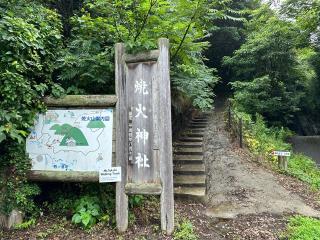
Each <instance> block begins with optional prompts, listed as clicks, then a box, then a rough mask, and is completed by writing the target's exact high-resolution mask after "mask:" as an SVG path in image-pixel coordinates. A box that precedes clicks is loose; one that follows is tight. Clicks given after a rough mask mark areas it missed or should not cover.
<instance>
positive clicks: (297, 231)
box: [283, 216, 320, 240]
mask: <svg viewBox="0 0 320 240" xmlns="http://www.w3.org/2000/svg"><path fill="white" fill-rule="evenodd" d="M283 235H284V236H283V239H289V240H298V239H299V240H300V239H304V240H314V239H318V238H319V236H320V220H318V219H315V218H310V217H303V216H295V217H291V218H290V219H289V224H288V226H287V230H286V232H285V233H284V234H283Z"/></svg>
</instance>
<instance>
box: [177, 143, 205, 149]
mask: <svg viewBox="0 0 320 240" xmlns="http://www.w3.org/2000/svg"><path fill="white" fill-rule="evenodd" d="M174 147H178V148H179V147H190V148H198V147H201V148H202V143H201V142H175V143H174Z"/></svg>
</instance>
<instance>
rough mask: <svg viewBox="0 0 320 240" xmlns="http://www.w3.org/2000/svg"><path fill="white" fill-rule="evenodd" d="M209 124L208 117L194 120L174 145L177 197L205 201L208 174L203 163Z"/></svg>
mask: <svg viewBox="0 0 320 240" xmlns="http://www.w3.org/2000/svg"><path fill="white" fill-rule="evenodd" d="M207 122H208V121H207V117H206V115H203V116H198V117H195V118H193V119H192V120H190V122H189V125H188V127H187V129H186V130H185V131H184V132H182V133H181V134H180V138H179V139H178V140H177V141H176V142H175V143H174V146H173V147H174V157H173V164H174V168H173V173H174V178H173V182H174V192H175V196H176V197H183V198H192V199H196V200H204V199H205V196H206V172H205V165H204V161H203V135H204V133H205V129H206V126H207Z"/></svg>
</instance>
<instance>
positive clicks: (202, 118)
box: [191, 117, 208, 122]
mask: <svg viewBox="0 0 320 240" xmlns="http://www.w3.org/2000/svg"><path fill="white" fill-rule="evenodd" d="M191 121H194V122H201V121H208V118H207V117H194V118H192V119H191Z"/></svg>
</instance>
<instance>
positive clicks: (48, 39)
mask: <svg viewBox="0 0 320 240" xmlns="http://www.w3.org/2000/svg"><path fill="white" fill-rule="evenodd" d="M0 13H1V18H0V46H1V47H0V93H1V94H0V144H1V148H0V165H1V170H2V171H3V172H2V174H3V175H5V177H2V178H1V186H0V187H1V189H2V190H3V191H4V195H3V196H2V198H3V199H2V202H3V203H4V204H1V205H2V206H3V209H1V211H4V212H5V213H8V212H10V211H11V210H12V209H13V208H18V209H19V210H21V211H24V212H26V213H27V214H28V215H35V214H36V213H37V212H38V211H39V210H38V209H37V207H36V206H35V204H34V202H33V201H32V199H33V197H34V196H35V195H37V194H39V193H40V190H39V188H38V186H37V185H35V184H30V183H27V178H26V174H27V171H28V170H29V169H30V159H28V157H27V156H26V153H25V149H24V140H25V138H26V136H27V135H28V132H29V128H30V127H32V125H33V122H34V117H35V114H36V113H37V112H41V111H43V110H44V105H43V103H42V97H43V96H44V95H45V94H51V93H52V94H54V95H56V96H57V95H59V94H61V92H62V88H61V87H60V86H59V85H57V84H55V83H54V82H53V81H52V73H53V69H54V62H55V59H56V58H57V56H58V53H59V51H60V49H61V46H62V41H61V38H62V36H61V34H60V30H61V22H60V18H59V16H58V14H57V13H56V12H55V11H52V10H49V9H47V8H45V7H43V6H42V5H40V4H36V3H35V2H33V1H17V0H9V1H1V4H0Z"/></svg>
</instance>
